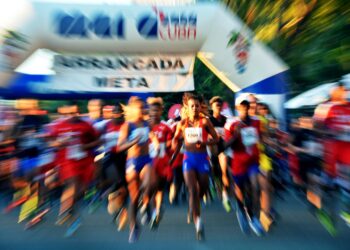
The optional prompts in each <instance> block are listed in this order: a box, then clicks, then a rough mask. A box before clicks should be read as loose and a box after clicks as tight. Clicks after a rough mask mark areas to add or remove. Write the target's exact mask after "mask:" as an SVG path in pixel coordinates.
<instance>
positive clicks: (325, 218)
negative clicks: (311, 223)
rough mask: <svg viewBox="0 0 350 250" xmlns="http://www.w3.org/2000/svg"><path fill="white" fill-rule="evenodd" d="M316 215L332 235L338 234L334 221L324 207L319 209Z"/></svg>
mask: <svg viewBox="0 0 350 250" xmlns="http://www.w3.org/2000/svg"><path fill="white" fill-rule="evenodd" d="M316 217H317V219H318V221H319V222H320V223H321V224H322V225H323V227H324V228H325V229H326V230H327V232H328V233H329V234H330V235H332V236H335V235H336V234H337V230H336V228H335V225H334V222H333V220H332V218H331V217H330V216H329V215H328V213H327V212H326V211H324V210H322V209H319V210H317V211H316Z"/></svg>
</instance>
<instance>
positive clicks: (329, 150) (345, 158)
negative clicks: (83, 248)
mask: <svg viewBox="0 0 350 250" xmlns="http://www.w3.org/2000/svg"><path fill="white" fill-rule="evenodd" d="M313 118H314V122H315V123H316V124H318V125H321V127H323V128H324V129H328V130H332V131H334V132H336V136H335V138H334V139H326V140H324V149H325V163H326V171H327V172H328V174H330V175H332V176H336V175H337V173H336V164H337V163H340V164H344V165H346V166H348V167H350V103H346V104H340V103H332V102H329V103H325V104H320V105H319V106H318V107H317V108H316V110H315V114H314V117H313Z"/></svg>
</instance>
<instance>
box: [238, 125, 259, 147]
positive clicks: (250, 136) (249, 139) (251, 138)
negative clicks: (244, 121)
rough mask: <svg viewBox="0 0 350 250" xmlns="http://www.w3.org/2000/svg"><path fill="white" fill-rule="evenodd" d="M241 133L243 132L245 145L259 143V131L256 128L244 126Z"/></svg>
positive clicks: (249, 145)
mask: <svg viewBox="0 0 350 250" xmlns="http://www.w3.org/2000/svg"><path fill="white" fill-rule="evenodd" d="M241 134H242V142H243V144H244V146H246V147H251V146H253V145H254V144H257V143H258V132H257V131H256V128H253V127H247V128H242V129H241Z"/></svg>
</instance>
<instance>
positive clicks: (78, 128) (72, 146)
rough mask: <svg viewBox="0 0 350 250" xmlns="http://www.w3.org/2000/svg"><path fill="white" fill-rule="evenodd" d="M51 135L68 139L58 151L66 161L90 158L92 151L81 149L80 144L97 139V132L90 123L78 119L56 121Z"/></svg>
mask: <svg viewBox="0 0 350 250" xmlns="http://www.w3.org/2000/svg"><path fill="white" fill-rule="evenodd" d="M52 136H54V137H57V138H58V139H59V140H60V139H62V140H64V141H66V140H68V145H67V147H65V148H64V149H63V150H62V151H61V152H60V153H59V156H60V157H64V159H65V160H68V161H80V160H83V159H87V158H91V157H92V156H93V154H92V151H89V150H82V149H81V146H82V145H84V144H88V143H90V142H92V141H95V140H97V138H98V134H97V132H96V130H95V129H94V128H93V127H92V125H91V124H89V123H88V122H85V121H83V120H80V121H78V122H75V123H72V122H70V121H69V120H63V121H61V122H59V123H57V124H56V125H55V126H54V128H53V131H52Z"/></svg>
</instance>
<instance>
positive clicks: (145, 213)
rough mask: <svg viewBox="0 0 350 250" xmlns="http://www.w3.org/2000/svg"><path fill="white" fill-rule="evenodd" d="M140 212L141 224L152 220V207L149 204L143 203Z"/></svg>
mask: <svg viewBox="0 0 350 250" xmlns="http://www.w3.org/2000/svg"><path fill="white" fill-rule="evenodd" d="M140 214H141V224H142V225H143V226H144V225H146V224H147V223H149V222H150V219H151V216H150V209H149V207H148V206H145V205H143V206H142V207H141V209H140Z"/></svg>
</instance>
